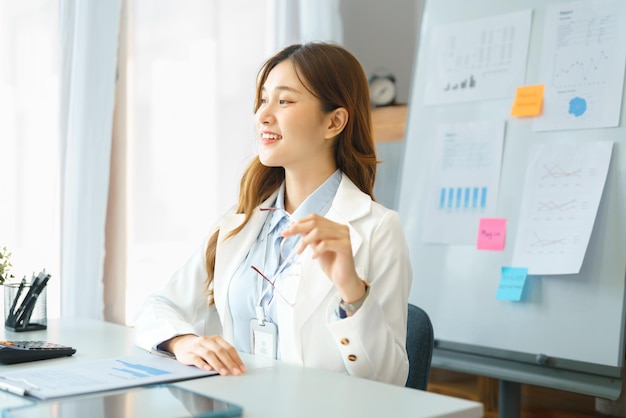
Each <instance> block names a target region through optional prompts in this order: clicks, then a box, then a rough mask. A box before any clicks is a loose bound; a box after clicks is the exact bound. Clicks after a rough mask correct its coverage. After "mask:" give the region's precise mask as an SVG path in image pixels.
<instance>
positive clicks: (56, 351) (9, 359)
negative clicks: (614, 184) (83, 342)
mask: <svg viewBox="0 0 626 418" xmlns="http://www.w3.org/2000/svg"><path fill="white" fill-rule="evenodd" d="M75 352H76V349H75V348H72V347H68V346H65V345H61V344H55V343H50V342H47V341H0V364H15V363H24V362H27V361H35V360H47V359H51V358H57V357H66V356H71V355H72V354H74V353H75Z"/></svg>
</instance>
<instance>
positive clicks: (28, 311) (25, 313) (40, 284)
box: [15, 272, 50, 327]
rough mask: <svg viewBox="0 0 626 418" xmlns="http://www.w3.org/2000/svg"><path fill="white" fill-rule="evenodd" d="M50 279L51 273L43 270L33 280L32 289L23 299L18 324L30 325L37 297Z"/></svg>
mask: <svg viewBox="0 0 626 418" xmlns="http://www.w3.org/2000/svg"><path fill="white" fill-rule="evenodd" d="M49 279H50V275H49V274H45V273H44V272H41V273H39V275H38V276H37V277H36V278H35V280H33V282H32V284H31V286H30V289H29V291H28V293H27V294H26V298H24V300H23V301H22V305H21V306H20V309H19V310H18V314H17V317H16V318H15V324H16V326H18V327H26V326H27V325H28V321H29V320H30V316H31V315H32V313H33V309H34V308H35V304H36V303H37V298H38V297H39V295H40V294H41V292H42V291H43V289H44V288H45V287H46V284H47V283H48V280H49Z"/></svg>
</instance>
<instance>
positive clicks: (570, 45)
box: [533, 0, 626, 131]
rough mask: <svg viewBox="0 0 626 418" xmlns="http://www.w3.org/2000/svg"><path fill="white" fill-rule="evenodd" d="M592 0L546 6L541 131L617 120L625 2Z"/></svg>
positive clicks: (624, 57)
mask: <svg viewBox="0 0 626 418" xmlns="http://www.w3.org/2000/svg"><path fill="white" fill-rule="evenodd" d="M624 3H626V2H624V1H623V0H593V1H585V2H582V1H578V2H571V3H560V4H553V5H549V6H547V10H546V20H545V28H544V36H543V42H544V43H543V50H542V60H541V75H540V81H541V82H542V83H543V84H544V85H545V89H544V103H543V114H542V115H541V117H539V118H537V119H535V122H534V125H533V129H534V130H537V131H547V130H558V129H586V128H603V127H615V126H618V125H619V116H620V113H621V103H622V89H623V86H624V63H625V60H626V52H625V51H626V50H625V46H626V32H625V31H624V27H625V26H626V13H625V9H626V6H625V5H624Z"/></svg>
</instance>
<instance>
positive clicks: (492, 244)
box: [476, 218, 506, 251]
mask: <svg viewBox="0 0 626 418" xmlns="http://www.w3.org/2000/svg"><path fill="white" fill-rule="evenodd" d="M505 237H506V219H505V218H481V219H480V222H479V224H478V240H477V242H476V248H478V249H479V250H491V251H502V250H504V238H505Z"/></svg>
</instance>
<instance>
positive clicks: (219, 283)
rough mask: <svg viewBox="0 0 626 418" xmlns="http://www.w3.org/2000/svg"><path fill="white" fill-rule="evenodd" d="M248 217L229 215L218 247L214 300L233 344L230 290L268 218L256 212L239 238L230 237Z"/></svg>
mask: <svg viewBox="0 0 626 418" xmlns="http://www.w3.org/2000/svg"><path fill="white" fill-rule="evenodd" d="M274 199H276V193H274V194H272V195H271V196H270V197H269V198H268V199H267V200H266V201H265V202H263V204H262V206H263V205H267V204H268V202H273V200H274ZM244 218H245V216H244V214H242V213H235V214H230V215H226V216H224V217H223V218H222V220H221V222H220V235H219V239H218V245H217V254H216V261H217V262H216V264H215V281H214V297H215V307H216V308H217V311H218V312H219V315H220V317H221V318H223V319H222V325H223V331H224V336H225V337H226V339H227V340H229V341H232V336H233V323H232V317H231V315H230V307H229V306H228V288H229V286H230V281H231V279H232V277H233V275H234V274H235V272H236V271H237V269H238V268H239V265H240V264H241V263H242V262H243V260H244V258H245V257H246V255H247V254H248V252H249V251H250V248H251V247H252V245H253V244H254V242H255V240H256V238H257V236H258V235H259V231H260V230H261V228H262V227H263V223H264V222H265V219H266V218H267V213H264V212H261V211H259V210H255V211H254V212H253V214H252V217H251V218H250V220H249V221H248V223H247V224H246V226H245V227H244V228H243V229H242V230H241V231H240V232H239V233H237V234H236V235H234V236H231V237H229V238H227V237H228V234H229V233H230V232H231V231H232V230H234V229H235V228H237V227H238V226H239V225H241V223H242V222H243V220H244Z"/></svg>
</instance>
